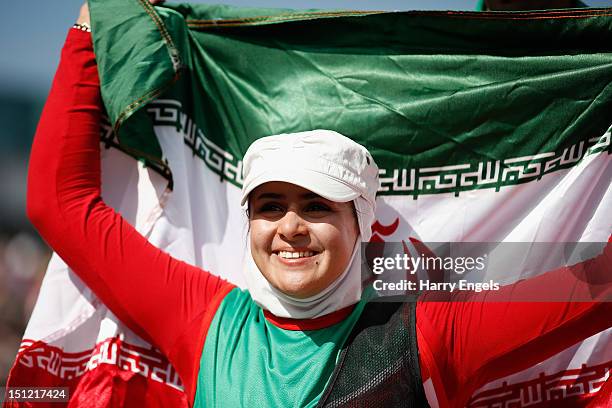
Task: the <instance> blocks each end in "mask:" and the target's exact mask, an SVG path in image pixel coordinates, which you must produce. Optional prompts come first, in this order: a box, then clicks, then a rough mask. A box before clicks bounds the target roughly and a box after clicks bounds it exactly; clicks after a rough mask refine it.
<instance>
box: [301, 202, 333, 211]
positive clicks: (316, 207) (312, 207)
mask: <svg viewBox="0 0 612 408" xmlns="http://www.w3.org/2000/svg"><path fill="white" fill-rule="evenodd" d="M330 210H331V208H330V207H329V206H328V205H325V204H323V203H310V204H308V205H307V206H306V211H314V212H317V211H330Z"/></svg>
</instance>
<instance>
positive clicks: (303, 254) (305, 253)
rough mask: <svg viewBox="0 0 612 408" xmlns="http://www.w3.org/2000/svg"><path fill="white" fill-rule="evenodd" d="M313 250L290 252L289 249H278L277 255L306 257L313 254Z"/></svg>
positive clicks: (292, 257) (287, 257)
mask: <svg viewBox="0 0 612 408" xmlns="http://www.w3.org/2000/svg"><path fill="white" fill-rule="evenodd" d="M313 255H314V252H312V251H305V252H290V251H279V252H278V256H280V257H281V258H285V259H296V258H306V257H308V256H313Z"/></svg>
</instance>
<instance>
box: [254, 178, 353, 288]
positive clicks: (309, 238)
mask: <svg viewBox="0 0 612 408" xmlns="http://www.w3.org/2000/svg"><path fill="white" fill-rule="evenodd" d="M251 196H253V198H251V199H249V207H250V208H251V210H250V211H249V214H250V221H249V222H250V226H251V240H250V244H251V254H252V256H253V259H254V261H255V264H256V265H257V268H258V269H259V270H260V271H261V273H262V274H263V276H264V277H265V278H266V280H268V282H270V283H271V284H272V286H274V287H275V288H277V289H278V290H280V291H281V292H284V293H285V294H287V295H289V296H293V297H296V298H300V299H304V298H308V297H311V296H314V295H316V294H318V293H321V292H322V291H323V290H324V289H325V288H327V287H328V286H330V285H331V284H332V282H334V281H335V280H336V279H338V278H339V277H341V275H342V274H343V273H344V272H346V271H347V269H348V265H349V261H350V260H351V255H352V254H353V253H354V252H355V249H356V248H355V247H356V245H357V243H358V241H357V237H358V227H357V220H356V218H355V215H354V211H353V205H352V204H351V203H350V202H345V203H337V202H333V201H330V200H327V199H325V198H323V197H321V196H319V195H318V194H315V193H312V192H311V191H309V190H306V189H305V188H303V187H299V186H297V185H295V184H290V183H285V182H268V183H265V184H263V185H261V186H259V187H257V188H256V189H255V190H253V192H252V193H251Z"/></svg>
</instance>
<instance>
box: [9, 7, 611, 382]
mask: <svg viewBox="0 0 612 408" xmlns="http://www.w3.org/2000/svg"><path fill="white" fill-rule="evenodd" d="M209 2H211V1H209ZM212 2H214V1H212ZM81 3H82V1H81V0H64V1H62V2H61V7H59V6H58V5H57V4H58V3H56V2H50V1H42V0H35V1H12V2H5V3H4V4H3V6H2V14H1V15H0V51H1V52H0V180H2V182H1V183H0V184H1V186H2V194H0V388H4V384H5V383H6V378H7V375H8V372H9V369H10V367H11V365H12V363H13V360H14V358H15V355H16V353H17V349H18V347H19V343H20V341H21V337H22V335H23V332H24V330H25V327H26V324H27V322H28V319H29V316H30V313H31V311H32V308H33V307H34V304H35V302H36V298H37V296H38V289H39V286H40V282H41V280H42V276H43V274H44V271H45V268H46V264H47V262H48V260H49V258H50V256H51V251H50V250H49V248H48V247H47V246H46V245H45V243H44V242H43V241H42V240H41V239H40V238H39V237H38V235H37V234H36V232H35V231H34V230H33V228H32V227H31V226H30V224H29V223H28V221H27V219H26V216H25V193H26V174H27V165H28V156H29V149H30V145H31V143H32V137H33V135H34V132H35V129H36V124H37V122H38V117H39V115H40V112H41V110H42V107H43V104H44V100H45V97H46V95H47V93H48V91H49V87H50V85H51V81H52V79H53V74H54V71H55V68H56V67H57V64H58V60H59V55H60V50H61V47H62V44H63V41H64V38H65V36H66V33H67V31H68V29H69V27H71V26H72V24H73V23H74V21H75V20H76V17H77V15H78V11H79V7H80V5H81ZM192 3H203V1H192ZM216 3H224V4H231V5H236V6H252V7H283V8H287V7H291V8H296V9H303V8H320V9H363V10H368V9H371V10H476V9H477V7H481V8H482V7H483V4H484V2H481V1H478V0H430V1H426V0H404V1H401V0H361V1H358V0H353V1H348V0H327V1H307V0H299V1H275V0H230V1H217V2H216ZM487 3H488V7H490V8H493V9H517V8H536V9H542V8H547V7H548V8H557V7H572V6H573V5H574V4H575V0H487ZM553 3H554V4H553ZM586 3H587V4H588V6H591V7H610V6H612V0H587V1H586ZM484 7H487V4H485V5H484Z"/></svg>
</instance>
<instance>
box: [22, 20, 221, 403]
mask: <svg viewBox="0 0 612 408" xmlns="http://www.w3.org/2000/svg"><path fill="white" fill-rule="evenodd" d="M101 111H102V107H101V98H100V90H99V80H98V74H97V68H96V63H95V59H94V53H93V48H92V42H91V36H90V34H89V33H87V32H83V31H79V30H76V29H71V30H70V32H69V34H68V38H67V40H66V44H65V45H64V49H63V51H62V57H61V61H60V65H59V68H58V71H57V73H56V76H55V79H54V82H53V85H52V88H51V92H50V94H49V97H48V99H47V102H46V105H45V108H44V110H43V113H42V116H41V119H40V123H39V125H38V129H37V131H36V136H35V140H34V144H33V146H32V153H31V157H30V167H29V174H28V198H27V212H28V217H29V218H30V220H31V221H32V223H33V224H34V225H35V227H36V228H37V229H38V231H39V232H40V234H41V235H42V237H43V238H44V239H45V240H46V241H47V242H48V243H49V245H50V246H51V247H52V248H53V249H54V250H55V251H56V252H57V253H58V254H59V255H60V256H61V258H62V259H63V260H64V261H65V262H66V263H67V264H68V265H69V266H70V267H71V268H72V269H73V270H74V271H75V272H76V273H77V275H79V277H80V278H81V279H82V280H83V281H84V282H85V283H86V284H87V285H88V286H89V287H90V288H91V289H92V290H93V291H94V293H95V294H96V295H97V296H98V297H100V298H101V299H102V301H103V302H104V303H105V304H106V305H107V306H108V307H109V308H110V309H111V310H112V311H113V312H114V313H115V314H116V315H117V316H118V317H119V319H121V321H123V322H124V323H125V324H127V325H128V326H129V327H130V328H131V329H132V330H134V331H135V332H136V333H138V334H139V335H140V336H142V337H143V338H145V339H147V340H149V341H150V342H151V343H152V344H154V345H155V346H157V347H158V348H160V349H161V350H162V351H163V352H164V354H166V356H167V357H168V358H169V359H170V361H171V362H172V363H173V365H174V366H175V368H176V369H177V371H178V373H179V375H181V378H182V380H183V382H185V386H186V388H187V390H188V393H190V391H192V390H191V388H192V386H193V384H191V381H192V378H193V376H194V372H195V371H196V370H197V368H198V367H197V366H198V362H199V354H200V352H201V347H202V334H203V330H205V328H204V327H203V324H202V320H203V317H204V315H205V314H206V313H207V310H208V312H209V313H210V308H211V307H213V308H214V306H211V304H213V303H214V302H215V301H216V297H217V298H218V297H220V296H222V294H223V293H226V292H227V291H228V290H229V289H230V288H231V287H232V286H231V285H230V284H229V283H227V282H226V281H224V280H222V279H220V278H218V277H216V276H213V275H211V274H209V273H207V272H205V271H203V270H201V269H198V268H196V267H194V266H191V265H188V264H186V263H184V262H181V261H178V260H176V259H174V258H172V257H170V256H169V255H168V254H166V253H165V252H163V251H161V250H159V249H158V248H156V247H154V246H153V245H151V244H150V243H149V242H148V241H147V240H146V239H145V238H144V237H143V236H142V235H140V234H139V233H138V232H137V231H136V230H135V229H134V228H133V227H132V226H131V225H129V224H128V223H127V222H126V221H125V220H124V219H123V218H122V217H121V216H120V215H119V214H117V213H116V212H115V211H114V210H113V209H112V208H110V207H108V206H107V205H106V204H105V203H104V202H103V201H102V199H101V197H100V145H99V129H100V127H99V124H100V115H101Z"/></svg>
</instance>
